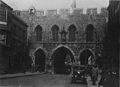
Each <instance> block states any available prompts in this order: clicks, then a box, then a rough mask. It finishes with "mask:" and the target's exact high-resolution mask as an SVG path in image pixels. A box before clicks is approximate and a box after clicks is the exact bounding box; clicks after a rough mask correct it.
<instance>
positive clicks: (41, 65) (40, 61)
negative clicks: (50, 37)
mask: <svg viewBox="0 0 120 87" xmlns="http://www.w3.org/2000/svg"><path fill="white" fill-rule="evenodd" d="M35 68H36V69H35V70H36V71H39V72H43V71H45V53H44V51H43V50H42V49H38V50H37V51H36V52H35Z"/></svg>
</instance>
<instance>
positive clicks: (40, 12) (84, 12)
mask: <svg viewBox="0 0 120 87" xmlns="http://www.w3.org/2000/svg"><path fill="white" fill-rule="evenodd" d="M25 12H26V13H29V14H34V15H36V16H38V17H39V16H56V15H59V16H60V15H100V14H103V15H107V14H108V11H107V8H105V7H104V8H101V9H98V8H87V9H83V8H74V9H69V8H68V9H50V10H37V9H35V8H30V9H29V10H23V11H18V10H17V11H16V10H15V11H14V14H16V15H18V16H20V14H22V13H25Z"/></svg>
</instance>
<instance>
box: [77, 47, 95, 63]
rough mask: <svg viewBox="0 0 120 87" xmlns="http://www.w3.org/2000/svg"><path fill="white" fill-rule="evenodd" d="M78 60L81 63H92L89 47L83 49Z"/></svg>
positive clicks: (92, 56) (92, 57)
mask: <svg viewBox="0 0 120 87" xmlns="http://www.w3.org/2000/svg"><path fill="white" fill-rule="evenodd" d="M79 60H80V63H81V65H86V64H93V62H94V55H93V53H92V52H91V51H90V50H89V49H85V50H83V51H82V52H81V53H80V56H79Z"/></svg>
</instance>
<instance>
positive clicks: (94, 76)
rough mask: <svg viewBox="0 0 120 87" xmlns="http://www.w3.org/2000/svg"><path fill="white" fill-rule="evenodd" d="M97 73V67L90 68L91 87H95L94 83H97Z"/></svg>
mask: <svg viewBox="0 0 120 87" xmlns="http://www.w3.org/2000/svg"><path fill="white" fill-rule="evenodd" d="M98 72H99V69H98V67H97V65H94V66H93V67H92V78H91V79H92V84H93V85H96V81H97V78H98Z"/></svg>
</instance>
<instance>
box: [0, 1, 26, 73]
mask: <svg viewBox="0 0 120 87" xmlns="http://www.w3.org/2000/svg"><path fill="white" fill-rule="evenodd" d="M26 46H27V24H26V23H25V22H24V21H23V20H21V19H20V18H18V17H17V16H16V15H14V14H13V8H11V7H10V6H8V5H7V4H6V3H4V2H3V1H0V73H1V74H2V73H13V72H21V71H23V67H24V66H25V63H24V61H25V56H26V54H25V51H26V50H25V49H26Z"/></svg>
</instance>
